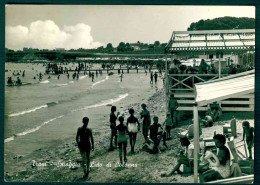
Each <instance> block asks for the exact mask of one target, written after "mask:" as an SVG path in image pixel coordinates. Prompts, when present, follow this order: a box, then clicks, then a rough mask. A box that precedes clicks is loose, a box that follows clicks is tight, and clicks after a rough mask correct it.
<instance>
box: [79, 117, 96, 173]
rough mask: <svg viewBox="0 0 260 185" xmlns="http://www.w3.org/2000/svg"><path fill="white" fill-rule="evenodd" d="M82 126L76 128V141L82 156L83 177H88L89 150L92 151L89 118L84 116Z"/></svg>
mask: <svg viewBox="0 0 260 185" xmlns="http://www.w3.org/2000/svg"><path fill="white" fill-rule="evenodd" d="M82 122H83V126H82V127H79V128H78V131H77V136H76V142H77V144H78V148H79V151H80V155H81V157H82V163H81V165H82V168H83V171H84V177H83V178H88V175H89V172H90V150H92V151H94V138H93V134H92V130H91V129H90V128H87V127H88V123H89V118H88V117H84V118H83V120H82ZM86 165H87V168H86Z"/></svg>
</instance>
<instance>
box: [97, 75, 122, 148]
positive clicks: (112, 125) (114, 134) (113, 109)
mask: <svg viewBox="0 0 260 185" xmlns="http://www.w3.org/2000/svg"><path fill="white" fill-rule="evenodd" d="M93 74H94V73H93ZM115 112H116V106H112V107H111V113H110V119H109V121H110V129H111V138H110V148H109V151H112V150H113V149H114V147H113V138H115V145H116V146H117V131H116V120H117V117H118V115H119V112H118V113H117V115H115Z"/></svg>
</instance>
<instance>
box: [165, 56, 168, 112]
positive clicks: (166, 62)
mask: <svg viewBox="0 0 260 185" xmlns="http://www.w3.org/2000/svg"><path fill="white" fill-rule="evenodd" d="M167 59H168V57H167V55H166V60H165V95H166V104H165V110H166V117H167V113H168V103H169V86H168V83H169V82H168V61H167Z"/></svg>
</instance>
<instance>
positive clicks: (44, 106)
mask: <svg viewBox="0 0 260 185" xmlns="http://www.w3.org/2000/svg"><path fill="white" fill-rule="evenodd" d="M58 103H59V102H58V101H56V102H50V103H46V104H45V105H41V106H38V107H34V108H32V109H29V110H25V111H21V112H17V113H13V114H9V115H8V117H15V116H20V115H23V114H28V113H31V112H35V111H37V110H39V109H42V108H47V107H50V106H54V105H56V104H58Z"/></svg>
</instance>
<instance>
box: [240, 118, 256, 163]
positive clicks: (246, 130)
mask: <svg viewBox="0 0 260 185" xmlns="http://www.w3.org/2000/svg"><path fill="white" fill-rule="evenodd" d="M242 125H243V140H242V141H244V139H245V137H246V144H247V148H248V152H249V159H252V147H253V146H254V128H253V127H250V123H249V122H248V121H243V122H242Z"/></svg>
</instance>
